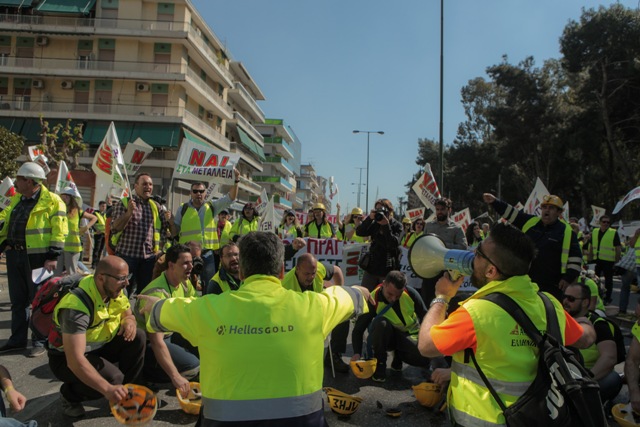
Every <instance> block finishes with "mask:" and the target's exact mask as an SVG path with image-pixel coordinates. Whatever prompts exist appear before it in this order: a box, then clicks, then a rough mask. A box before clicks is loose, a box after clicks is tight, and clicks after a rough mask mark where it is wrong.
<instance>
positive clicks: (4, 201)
mask: <svg viewBox="0 0 640 427" xmlns="http://www.w3.org/2000/svg"><path fill="white" fill-rule="evenodd" d="M15 195H16V189H15V188H14V186H13V180H12V179H11V178H9V177H6V178H5V179H3V180H2V182H0V209H6V208H8V207H9V205H11V198H12V197H13V196H15Z"/></svg>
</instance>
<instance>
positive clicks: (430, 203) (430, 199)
mask: <svg viewBox="0 0 640 427" xmlns="http://www.w3.org/2000/svg"><path fill="white" fill-rule="evenodd" d="M424 170H425V171H424V174H423V175H422V177H421V178H420V179H419V180H418V181H416V183H415V184H414V185H413V187H411V189H412V190H413V191H414V192H415V193H416V194H417V195H418V198H419V199H420V201H421V202H422V204H424V205H425V206H426V207H428V208H429V209H431V210H433V211H435V210H436V207H435V201H436V199H438V198H439V197H440V190H439V189H438V184H437V183H436V178H435V177H434V176H433V172H431V165H430V164H429V163H427V164H426V165H425V167H424Z"/></svg>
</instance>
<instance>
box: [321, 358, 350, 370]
mask: <svg viewBox="0 0 640 427" xmlns="http://www.w3.org/2000/svg"><path fill="white" fill-rule="evenodd" d="M331 359H333V368H334V369H335V370H336V372H342V373H347V372H349V371H350V369H351V368H350V367H349V365H348V364H347V363H345V361H344V360H342V356H341V355H340V353H327V356H326V357H325V358H324V366H325V367H326V368H329V369H331Z"/></svg>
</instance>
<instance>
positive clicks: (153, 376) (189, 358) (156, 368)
mask: <svg viewBox="0 0 640 427" xmlns="http://www.w3.org/2000/svg"><path fill="white" fill-rule="evenodd" d="M164 343H165V344H166V346H167V349H168V350H169V354H170V355H171V361H172V362H173V364H174V365H175V366H176V369H177V370H178V372H179V373H180V375H183V376H185V373H187V372H188V371H192V373H193V375H191V377H192V378H193V377H194V376H195V374H197V373H198V368H199V367H200V359H199V358H198V349H197V347H194V346H192V345H191V343H190V342H189V341H187V340H186V339H185V338H183V337H182V335H180V334H178V333H175V332H174V333H173V334H172V335H171V336H169V337H166V338H165V339H164ZM143 373H144V378H145V379H146V380H148V381H151V382H158V383H165V382H170V379H169V377H168V376H167V374H166V373H165V372H164V370H163V369H162V367H161V366H160V363H158V360H157V359H156V355H155V354H154V353H153V350H152V349H151V344H149V343H147V351H146V353H145V361H144V370H143ZM187 379H191V378H187Z"/></svg>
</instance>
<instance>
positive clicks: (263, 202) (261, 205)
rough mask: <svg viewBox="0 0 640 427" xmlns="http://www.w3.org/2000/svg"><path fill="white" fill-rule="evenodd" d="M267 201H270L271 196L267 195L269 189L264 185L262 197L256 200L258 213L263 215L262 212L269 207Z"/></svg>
mask: <svg viewBox="0 0 640 427" xmlns="http://www.w3.org/2000/svg"><path fill="white" fill-rule="evenodd" d="M267 203H269V196H267V190H265V188H264V187H262V191H261V192H260V197H258V200H256V211H257V212H258V215H262V212H264V210H265V208H266V207H267Z"/></svg>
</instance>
